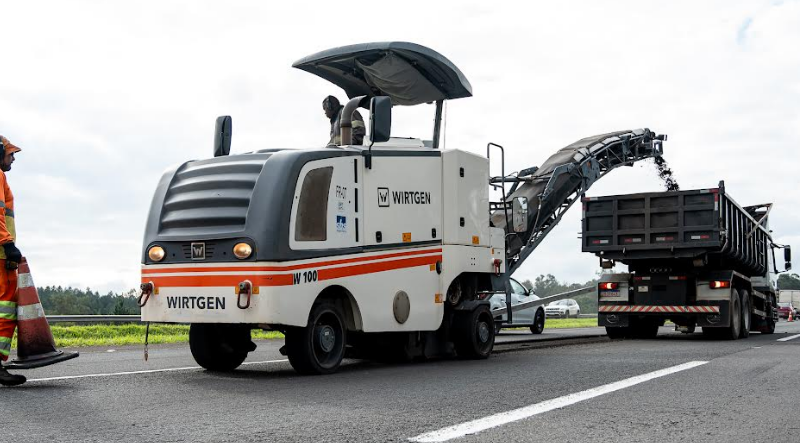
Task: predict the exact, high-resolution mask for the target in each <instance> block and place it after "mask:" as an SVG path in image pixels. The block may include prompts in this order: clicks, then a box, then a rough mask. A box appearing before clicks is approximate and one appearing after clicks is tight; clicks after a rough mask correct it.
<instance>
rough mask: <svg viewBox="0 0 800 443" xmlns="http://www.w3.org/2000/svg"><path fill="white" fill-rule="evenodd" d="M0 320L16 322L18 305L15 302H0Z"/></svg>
mask: <svg viewBox="0 0 800 443" xmlns="http://www.w3.org/2000/svg"><path fill="white" fill-rule="evenodd" d="M0 319H3V320H16V319H17V304H16V303H14V302H13V301H0Z"/></svg>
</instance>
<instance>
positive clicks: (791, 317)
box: [786, 309, 794, 321]
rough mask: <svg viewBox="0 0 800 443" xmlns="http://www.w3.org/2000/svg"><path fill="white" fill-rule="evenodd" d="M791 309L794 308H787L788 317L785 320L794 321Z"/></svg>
mask: <svg viewBox="0 0 800 443" xmlns="http://www.w3.org/2000/svg"><path fill="white" fill-rule="evenodd" d="M793 311H794V309H789V318H787V319H786V321H794V315H792V312H793Z"/></svg>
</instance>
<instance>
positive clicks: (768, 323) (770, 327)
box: [761, 295, 775, 334]
mask: <svg viewBox="0 0 800 443" xmlns="http://www.w3.org/2000/svg"><path fill="white" fill-rule="evenodd" d="M773 309H775V298H774V297H773V296H771V295H770V296H769V306H768V307H767V309H765V312H766V313H767V318H765V319H764V324H763V326H762V327H761V333H762V334H774V333H775V319H773V318H772V310H773Z"/></svg>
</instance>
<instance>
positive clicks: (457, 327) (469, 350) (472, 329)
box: [453, 305, 494, 359]
mask: <svg viewBox="0 0 800 443" xmlns="http://www.w3.org/2000/svg"><path fill="white" fill-rule="evenodd" d="M453 345H455V348H456V353H457V354H458V356H459V357H461V358H468V359H484V358H488V357H489V354H491V353H492V348H494V318H492V314H491V311H490V310H489V307H488V306H486V305H481V306H478V307H477V308H475V309H474V310H472V311H469V312H459V313H458V316H457V317H456V318H455V324H454V328H453Z"/></svg>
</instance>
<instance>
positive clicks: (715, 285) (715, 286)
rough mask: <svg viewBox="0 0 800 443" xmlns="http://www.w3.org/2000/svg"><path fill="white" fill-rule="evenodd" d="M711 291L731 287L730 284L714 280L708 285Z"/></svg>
mask: <svg viewBox="0 0 800 443" xmlns="http://www.w3.org/2000/svg"><path fill="white" fill-rule="evenodd" d="M708 286H709V287H710V288H711V289H725V288H730V287H731V282H729V281H726V280H714V281H711V282H709V283H708Z"/></svg>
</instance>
